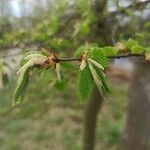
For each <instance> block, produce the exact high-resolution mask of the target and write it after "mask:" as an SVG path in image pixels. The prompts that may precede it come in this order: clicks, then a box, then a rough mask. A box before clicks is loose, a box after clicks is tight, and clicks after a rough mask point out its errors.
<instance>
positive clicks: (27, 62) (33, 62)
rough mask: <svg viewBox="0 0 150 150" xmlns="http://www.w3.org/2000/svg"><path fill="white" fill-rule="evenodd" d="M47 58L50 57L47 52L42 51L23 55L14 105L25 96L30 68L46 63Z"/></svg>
mask: <svg viewBox="0 0 150 150" xmlns="http://www.w3.org/2000/svg"><path fill="white" fill-rule="evenodd" d="M47 58H48V57H47V56H45V53H41V52H32V53H27V54H26V55H25V57H23V59H22V60H21V68H20V70H19V71H18V74H19V79H18V81H17V86H16V89H15V92H14V98H13V105H15V104H18V103H20V102H21V101H22V99H23V97H24V90H25V89H26V87H27V83H28V80H29V73H30V70H31V69H32V68H33V67H36V66H37V65H38V66H42V65H44V64H45V61H46V60H47ZM49 65H51V64H49ZM44 67H45V66H44Z"/></svg>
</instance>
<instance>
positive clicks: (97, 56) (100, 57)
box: [89, 47, 108, 68]
mask: <svg viewBox="0 0 150 150" xmlns="http://www.w3.org/2000/svg"><path fill="white" fill-rule="evenodd" d="M89 58H91V59H93V60H95V61H96V62H98V63H99V64H101V65H102V66H103V67H104V68H105V67H107V66H108V59H107V57H106V56H105V54H104V52H103V51H102V49H101V48H98V47H93V48H91V49H90V56H89Z"/></svg>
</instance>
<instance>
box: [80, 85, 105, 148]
mask: <svg viewBox="0 0 150 150" xmlns="http://www.w3.org/2000/svg"><path fill="white" fill-rule="evenodd" d="M102 103H103V98H102V97H101V96H100V93H99V91H98V89H97V88H96V87H95V88H94V90H93V94H92V97H91V100H90V101H89V103H88V104H87V106H86V109H85V113H84V141H83V149H84V150H94V145H95V129H96V122H97V115H98V111H99V109H100V108H101V106H102Z"/></svg>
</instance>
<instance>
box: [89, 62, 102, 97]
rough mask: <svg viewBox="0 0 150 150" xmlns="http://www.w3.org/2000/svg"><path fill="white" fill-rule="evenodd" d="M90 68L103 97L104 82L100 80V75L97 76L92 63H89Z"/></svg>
mask: <svg viewBox="0 0 150 150" xmlns="http://www.w3.org/2000/svg"><path fill="white" fill-rule="evenodd" d="M89 68H90V71H91V74H92V77H93V79H94V82H95V85H96V86H97V88H98V90H99V92H100V94H101V95H102V96H103V89H102V82H101V80H100V77H99V75H98V74H97V72H96V70H95V68H94V67H93V65H92V64H91V63H89Z"/></svg>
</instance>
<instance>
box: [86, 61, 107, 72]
mask: <svg viewBox="0 0 150 150" xmlns="http://www.w3.org/2000/svg"><path fill="white" fill-rule="evenodd" d="M88 62H91V63H92V64H93V65H94V66H95V67H97V68H99V69H101V70H104V68H103V66H102V65H101V64H99V63H98V62H96V61H95V60H93V59H90V58H89V59H88Z"/></svg>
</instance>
